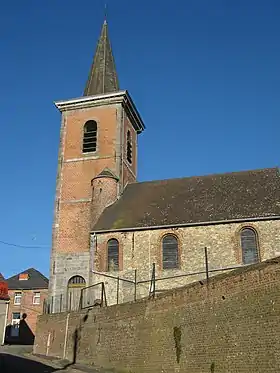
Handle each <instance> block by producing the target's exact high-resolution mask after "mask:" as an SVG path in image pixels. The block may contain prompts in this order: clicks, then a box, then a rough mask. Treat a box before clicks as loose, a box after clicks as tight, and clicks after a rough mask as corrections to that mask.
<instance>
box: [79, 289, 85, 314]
mask: <svg viewBox="0 0 280 373" xmlns="http://www.w3.org/2000/svg"><path fill="white" fill-rule="evenodd" d="M83 290H84V289H81V296H80V310H82V309H83V300H84V291H83Z"/></svg>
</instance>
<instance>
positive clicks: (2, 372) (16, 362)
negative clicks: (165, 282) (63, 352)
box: [0, 347, 112, 373]
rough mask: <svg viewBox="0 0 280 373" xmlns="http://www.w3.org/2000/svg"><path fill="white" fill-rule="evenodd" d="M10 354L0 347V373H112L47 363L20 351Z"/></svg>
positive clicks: (42, 359)
mask: <svg viewBox="0 0 280 373" xmlns="http://www.w3.org/2000/svg"><path fill="white" fill-rule="evenodd" d="M18 350H19V351H17V349H15V348H14V349H13V350H12V351H11V352H10V351H7V350H4V351H3V349H1V347H0V373H52V372H57V373H58V372H60V373H110V372H111V373H112V371H110V372H109V371H107V370H106V371H105V370H98V369H94V368H90V367H85V366H79V365H77V366H76V365H75V366H73V365H70V366H69V365H68V366H67V365H66V366H65V364H63V363H62V362H60V363H59V362H58V361H56V362H55V361H50V362H49V361H47V360H46V359H44V358H40V357H36V356H28V357H27V356H23V355H22V350H21V349H18Z"/></svg>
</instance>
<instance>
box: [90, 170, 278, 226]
mask: <svg viewBox="0 0 280 373" xmlns="http://www.w3.org/2000/svg"><path fill="white" fill-rule="evenodd" d="M279 187H280V176H279V170H278V168H266V169H259V170H251V171H241V172H233V173H225V174H216V175H206V176H195V177H187V178H180V179H169V180H160V181H150V182H141V183H133V184H129V185H128V186H127V187H126V189H125V191H124V193H123V195H122V197H121V198H120V199H119V200H118V201H116V202H115V203H114V204H112V205H111V206H109V207H107V208H106V209H105V210H104V212H103V214H102V215H101V217H100V218H99V220H98V222H97V223H96V225H95V226H94V227H93V230H94V231H95V232H97V231H103V230H105V231H106V230H114V229H115V230H117V229H123V230H125V229H127V228H143V227H155V226H164V225H176V224H195V223H210V222H218V221H226V220H235V219H249V218H261V217H262V218H263V217H270V216H280V188H279Z"/></svg>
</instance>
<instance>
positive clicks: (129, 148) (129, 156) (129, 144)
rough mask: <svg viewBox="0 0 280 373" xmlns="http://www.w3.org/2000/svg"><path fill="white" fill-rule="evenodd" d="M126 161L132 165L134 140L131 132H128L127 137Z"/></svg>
mask: <svg viewBox="0 0 280 373" xmlns="http://www.w3.org/2000/svg"><path fill="white" fill-rule="evenodd" d="M126 159H127V161H128V163H130V164H131V163H132V139H131V133H130V131H127V136H126Z"/></svg>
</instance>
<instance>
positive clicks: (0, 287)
mask: <svg viewBox="0 0 280 373" xmlns="http://www.w3.org/2000/svg"><path fill="white" fill-rule="evenodd" d="M8 306H9V295H8V284H7V282H6V281H5V279H4V277H3V275H2V274H1V273H0V344H4V340H5V330H6V323H7V316H8Z"/></svg>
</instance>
